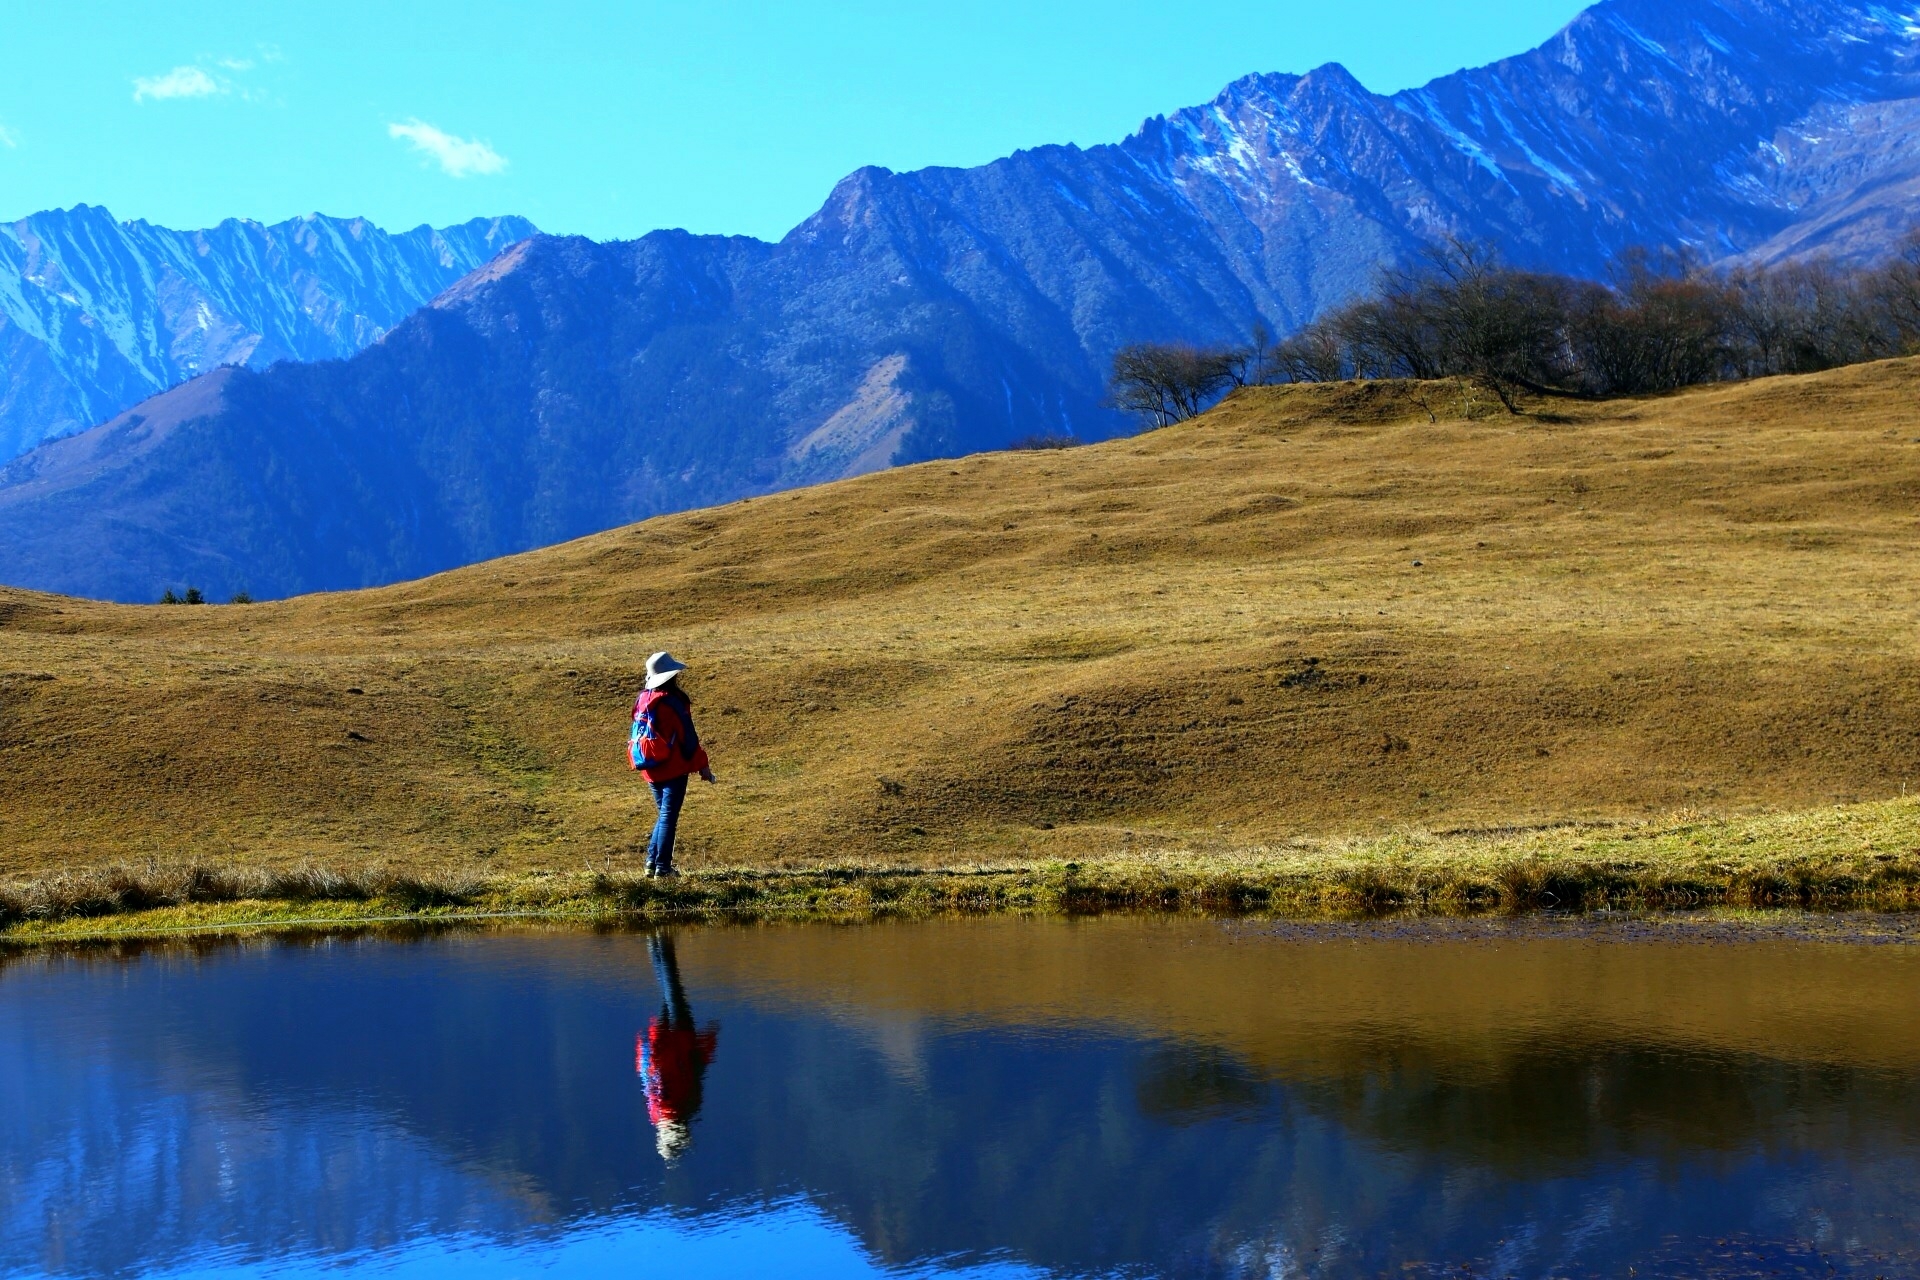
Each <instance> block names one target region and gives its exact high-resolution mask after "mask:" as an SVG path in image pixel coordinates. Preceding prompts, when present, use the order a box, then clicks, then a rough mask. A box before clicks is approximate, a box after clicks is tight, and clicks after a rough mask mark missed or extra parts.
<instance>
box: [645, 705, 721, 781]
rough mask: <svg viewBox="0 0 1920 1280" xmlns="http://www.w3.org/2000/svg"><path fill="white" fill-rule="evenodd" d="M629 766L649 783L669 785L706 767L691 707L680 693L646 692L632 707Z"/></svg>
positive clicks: (705, 755)
mask: <svg viewBox="0 0 1920 1280" xmlns="http://www.w3.org/2000/svg"><path fill="white" fill-rule="evenodd" d="M627 759H628V763H629V764H631V765H632V766H633V767H634V768H636V769H638V770H639V771H640V776H641V777H643V778H645V779H646V780H647V781H648V782H672V781H673V780H674V779H675V778H684V777H686V776H687V775H688V774H690V773H698V772H699V771H700V770H702V769H704V768H706V767H707V749H706V748H705V747H703V746H701V745H700V735H699V733H697V732H696V731H695V730H694V727H693V704H691V703H689V702H688V701H687V697H686V695H685V694H683V693H669V692H667V691H666V690H664V689H649V690H647V691H646V692H645V693H643V694H641V695H640V698H639V700H638V701H637V702H635V703H634V704H633V732H632V733H631V734H630V735H629V737H628V740H627Z"/></svg>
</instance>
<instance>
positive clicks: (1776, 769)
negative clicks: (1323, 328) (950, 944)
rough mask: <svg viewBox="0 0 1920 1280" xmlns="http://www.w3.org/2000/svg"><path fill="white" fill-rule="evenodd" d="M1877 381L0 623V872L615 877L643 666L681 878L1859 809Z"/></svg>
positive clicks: (1876, 766) (1396, 391) (1878, 492)
mask: <svg viewBox="0 0 1920 1280" xmlns="http://www.w3.org/2000/svg"><path fill="white" fill-rule="evenodd" d="M255 376H256V375H248V374H245V373H241V372H236V373H234V374H232V375H230V377H231V379H232V380H233V382H234V383H235V384H238V383H239V382H241V381H243V380H246V379H249V378H252V377H255ZM1916 387H1920V361H1911V360H1909V361H1892V362H1887V363H1882V364H1876V365H1866V366H1860V367H1857V368H1852V369H1847V370H1841V371H1836V372H1833V373H1828V374H1821V375H1816V376H1811V377H1802V378H1782V379H1773V380H1768V381H1764V382H1757V383H1751V384H1746V385H1742V386H1734V387H1718V388H1711V389H1706V390H1700V391H1695V392H1690V393H1687V394H1684V395H1678V396H1673V397H1670V398H1664V399H1655V400H1641V401H1620V402H1611V403H1605V404H1578V405H1566V404H1555V405H1548V406H1541V407H1540V409H1541V412H1540V413H1539V414H1538V416H1530V417H1522V418H1518V419H1514V418H1508V417H1507V416H1505V415H1504V414H1498V413H1495V414H1492V415H1489V414H1488V412H1487V410H1488V409H1489V408H1490V406H1488V405H1486V404H1484V403H1478V404H1476V403H1474V402H1473V401H1472V400H1471V399H1470V398H1469V397H1465V396H1463V395H1462V393H1461V392H1460V390H1459V388H1457V387H1453V386H1450V385H1446V384H1430V385H1425V386H1420V385H1411V386H1409V385H1398V384H1372V385H1364V384H1361V385H1356V384H1345V385H1329V386H1320V387H1299V388H1257V389H1252V390H1249V391H1245V392H1242V393H1240V394H1238V395H1236V396H1234V397H1233V398H1231V399H1230V400H1229V401H1227V402H1226V403H1225V404H1224V405H1223V406H1221V407H1220V408H1219V409H1216V410H1215V411H1213V412H1212V413H1210V414H1208V415H1206V416H1204V417H1203V418H1200V419H1197V420H1195V421H1193V422H1191V423H1188V424H1185V425H1182V426H1179V427H1174V428H1169V429H1167V430H1164V431H1159V432H1153V433H1150V434H1147V435H1143V436H1139V437H1136V438H1132V439H1126V440H1116V441H1110V442H1108V443H1105V444H1100V445H1093V446H1088V447H1086V448H1083V449H1077V450H1069V451H1064V452H1049V453H1038V452H1034V453H995V454H984V455H978V456H973V457H969V458H965V459H961V460H958V461H954V462H931V463H927V464H923V465H919V466H914V467H907V468H900V469H895V470H890V471H886V472H881V473H878V474H874V475H869V476H864V477H860V478H857V479H853V480H848V481H841V482H836V483H834V484H830V485H826V486H820V487H814V488H808V489H803V490H798V491H795V492H792V493H786V494H779V495H773V496H767V497H757V498H753V499H750V500H747V501H744V502H739V503H735V504H732V505H729V506H725V507H720V508H715V509H709V510H703V511H699V512H694V513H688V514H682V515H674V516H667V517H662V518H659V519H656V520H652V521H648V522H646V523H643V524H639V525H635V526H632V527H628V528H623V529H619V530H615V531H612V532H608V533H603V534H599V535H595V536H593V537H590V538H587V539H584V540H581V541H577V542H572V543H568V544H566V545H563V546H558V547H553V548H549V549H546V550H542V551H538V552H532V553H528V554H525V555H522V556H517V557H513V558H510V559H505V560H500V561H494V562H489V563H487V564H482V565H476V566H472V567H469V568H465V569H461V570H457V571H454V572H451V573H447V574H443V575H440V576H437V577H433V578H429V579H426V580H424V581H419V582H413V583H408V584H405V585H400V586H393V587H387V588H381V589H377V590H371V591H364V592H356V593H350V594H340V595H325V596H313V597H307V598H303V599H299V600H290V601H284V602H278V603H271V604H256V605H248V606H213V607H206V608H170V607H155V606H144V607H134V606H122V605H106V604H96V603H90V602H85V601H78V600H73V599H68V598H61V597H53V596H45V595H38V594H32V593H25V592H17V591H6V592H0V652H4V654H5V655H6V656H5V658H4V659H0V795H4V796H5V797H6V807H5V811H6V819H7V830H8V839H7V841H6V842H4V847H0V872H29V871H36V870H42V869H45V868H48V867H51V866H62V865H97V864H100V863H105V862H112V861H115V860H119V859H125V858H133V857H145V856H147V855H152V856H155V857H176V856H195V857H204V858H212V859H228V858H231V859H238V860H242V861H249V862H256V863H276V862H278V863H287V862H295V861H298V860H299V859H302V858H305V857H308V856H314V857H324V858H329V859H338V860H340V861H341V862H343V863H345V864H348V865H351V864H354V863H356V862H380V861H385V860H390V859H392V860H401V861H419V860H428V861H438V862H451V863H454V864H457V865H464V866H469V867H476V868H491V869H494V870H498V871H502V872H505V871H511V870H527V869H534V868H540V867H557V868H562V869H572V870H577V869H578V868H579V867H580V866H581V864H582V859H583V858H591V859H593V860H594V861H595V863H596V865H598V861H599V859H601V858H602V857H604V856H615V857H622V856H625V855H626V854H627V853H630V852H631V851H632V850H634V849H636V848H638V847H639V845H640V844H641V843H643V842H644V836H645V829H646V826H647V822H646V821H645V813H644V811H645V808H646V802H645V798H644V792H643V791H642V790H640V789H639V787H638V784H637V783H636V781H635V779H634V778H633V776H632V775H631V774H630V773H629V772H628V771H627V769H626V768H625V764H624V761H623V759H622V744H623V742H624V737H623V734H624V725H625V720H626V716H627V713H628V709H629V707H630V705H631V699H632V696H633V694H634V692H635V680H636V672H637V671H638V670H639V668H640V666H641V664H642V663H643V662H644V660H645V656H646V654H647V653H648V652H650V651H652V650H655V649H661V648H666V649H671V650H673V651H674V652H675V653H677V654H679V655H680V656H681V657H683V658H685V659H686V660H688V661H690V662H692V663H693V664H694V672H693V676H692V678H691V679H692V682H693V692H694V695H695V697H696V699H697V704H696V705H697V708H698V711H699V715H700V718H701V725H702V730H703V733H704V734H705V736H706V737H707V738H708V739H709V740H710V745H711V747H712V749H713V751H714V756H715V760H716V766H717V768H718V770H719V772H720V775H721V777H722V779H723V785H722V786H721V787H719V788H717V789H715V790H712V791H707V790H701V791H699V792H698V793H697V794H696V795H695V796H694V797H693V800H694V804H695V808H694V813H693V816H692V818H691V820H690V822H689V824H688V827H687V829H686V830H687V839H688V840H689V841H690V844H689V847H688V857H689V863H690V865H692V866H695V867H699V866H713V865H716V864H720V865H743V864H744V865H816V864H819V863H832V862H842V861H879V862H908V863H930V864H937V863H951V862H954V861H956V860H957V861H960V862H963V863H970V862H974V861H977V860H981V859H992V858H997V857H1019V858H1041V857H1054V856H1058V857H1071V856H1076V855H1078V854H1082V853H1085V854H1088V855H1089V856H1091V855H1095V854H1099V853H1102V852H1105V853H1112V852H1115V851H1116V850H1135V851H1145V850H1150V849H1156V848H1170V847H1172V848H1197V849H1209V848H1220V849H1231V848H1238V847H1258V846H1273V845H1277V844H1283V843H1284V842H1285V841H1287V840H1289V839H1291V838H1293V837H1294V836H1296V835H1301V834H1309V835H1340V834H1343V833H1353V832H1357V833H1365V832H1385V831H1390V830H1393V829H1396V828H1398V827H1401V826H1403V825H1409V824H1410V825H1414V826H1418V827H1429V828H1433V829H1440V830H1444V829H1451V828H1458V827H1486V826H1511V825H1524V824H1527V823H1533V822H1546V821H1553V820H1559V819H1594V820H1619V819H1630V818H1635V817H1639V816H1644V815H1648V814H1651V813H1658V812H1668V811H1673V810H1681V809H1693V810H1697V811H1702V812H1708V813H1711V812H1738V811H1743V810H1750V809H1754V808H1803V807H1806V806H1810V805H1816V804H1823V803H1827V802H1830V801H1834V800H1844V799H1851V798H1858V799H1862V800H1866V799H1874V798H1880V797H1886V796H1893V795H1897V794H1898V793H1899V791H1900V788H1901V786H1902V784H1903V783H1906V784H1910V783H1911V781H1912V780H1913V779H1914V778H1916V777H1920V661H1917V660H1916V657H1915V654H1914V652H1913V646H1912V643H1911V634H1910V632H1911V619H1912V617H1913V615H1914V611H1915V609H1916V608H1920V587H1916V582H1915V578H1914V575H1913V573H1912V571H1911V566H1912V563H1913V560H1914V556H1915V554H1916V553H1917V552H1920V545H1917V541H1920V526H1916V524H1915V521H1914V518H1913V516H1914V504H1915V501H1916V495H1920V441H1917V440H1916V435H1917V433H1916V431H1915V428H1914V423H1913V414H1912V404H1913V397H1914V393H1915V390H1916ZM1549 409H1550V410H1552V412H1547V411H1546V410H1549ZM1430 413H1431V415H1432V417H1430V416H1429V414H1430ZM1435 419H1437V421H1436V420H1435Z"/></svg>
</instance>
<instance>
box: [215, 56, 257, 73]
mask: <svg viewBox="0 0 1920 1280" xmlns="http://www.w3.org/2000/svg"><path fill="white" fill-rule="evenodd" d="M220 65H221V66H223V67H225V68H226V69H227V70H229V71H251V70H253V59H252V58H222V59H220Z"/></svg>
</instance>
